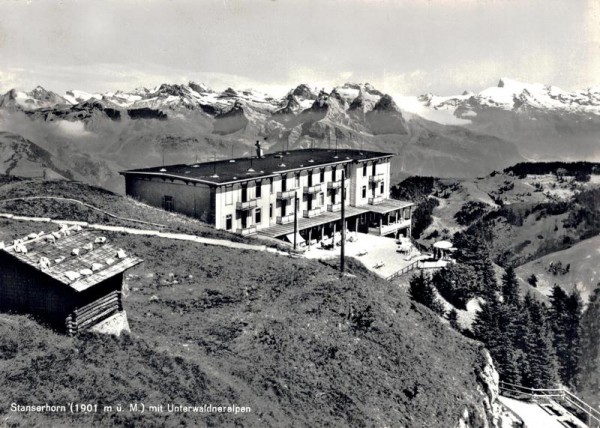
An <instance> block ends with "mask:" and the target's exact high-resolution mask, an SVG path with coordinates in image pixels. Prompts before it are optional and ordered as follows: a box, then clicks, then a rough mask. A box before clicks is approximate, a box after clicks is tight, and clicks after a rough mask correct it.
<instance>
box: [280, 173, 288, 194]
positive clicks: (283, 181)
mask: <svg viewBox="0 0 600 428" xmlns="http://www.w3.org/2000/svg"><path fill="white" fill-rule="evenodd" d="M286 190H287V175H282V176H281V191H282V192H285V191H286Z"/></svg>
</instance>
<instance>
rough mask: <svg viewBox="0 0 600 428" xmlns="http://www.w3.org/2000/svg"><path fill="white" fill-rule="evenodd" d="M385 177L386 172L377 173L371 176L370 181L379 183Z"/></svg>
mask: <svg viewBox="0 0 600 428" xmlns="http://www.w3.org/2000/svg"><path fill="white" fill-rule="evenodd" d="M384 178H385V174H375V175H372V176H370V177H369V183H372V184H379V183H381V182H382V181H383V180H384Z"/></svg>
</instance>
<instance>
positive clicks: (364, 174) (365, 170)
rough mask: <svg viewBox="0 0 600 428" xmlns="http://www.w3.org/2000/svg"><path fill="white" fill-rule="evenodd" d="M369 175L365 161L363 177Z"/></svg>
mask: <svg viewBox="0 0 600 428" xmlns="http://www.w3.org/2000/svg"><path fill="white" fill-rule="evenodd" d="M366 176H367V163H366V162H365V163H363V177H366Z"/></svg>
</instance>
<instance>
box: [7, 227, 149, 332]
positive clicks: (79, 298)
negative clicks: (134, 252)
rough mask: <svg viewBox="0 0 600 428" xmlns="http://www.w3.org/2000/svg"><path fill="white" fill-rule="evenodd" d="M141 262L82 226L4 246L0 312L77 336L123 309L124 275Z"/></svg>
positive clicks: (27, 238)
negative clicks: (31, 318) (33, 319)
mask: <svg viewBox="0 0 600 428" xmlns="http://www.w3.org/2000/svg"><path fill="white" fill-rule="evenodd" d="M141 262H142V260H141V259H139V258H137V257H132V256H129V255H127V254H126V253H125V252H124V251H123V250H122V249H119V248H116V247H115V246H113V245H111V244H110V243H108V242H107V239H106V238H105V237H103V236H101V235H100V234H98V233H95V232H90V231H88V230H84V229H82V228H81V227H80V226H71V227H67V226H63V227H62V228H61V229H60V230H59V231H56V232H52V233H43V232H41V233H39V234H35V233H34V234H30V235H29V236H27V237H26V238H24V239H19V240H16V241H14V242H13V243H12V244H11V245H10V246H5V245H4V244H3V243H0V311H2V312H13V313H21V314H31V315H33V316H34V317H35V318H38V319H40V320H41V321H43V322H45V323H48V324H50V325H51V326H53V327H54V328H56V329H58V330H60V331H64V332H67V333H69V334H75V333H77V332H78V331H81V330H85V329H87V328H89V327H92V326H94V325H96V324H97V323H99V322H101V321H103V320H105V319H107V318H109V317H111V316H113V315H115V314H117V313H118V312H121V311H122V310H123V304H122V300H121V289H122V284H123V274H124V272H125V271H126V270H127V269H129V268H131V267H133V266H135V265H137V264H139V263H141Z"/></svg>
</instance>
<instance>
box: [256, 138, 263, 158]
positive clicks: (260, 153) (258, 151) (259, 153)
mask: <svg viewBox="0 0 600 428" xmlns="http://www.w3.org/2000/svg"><path fill="white" fill-rule="evenodd" d="M256 157H257V158H258V159H261V158H262V157H263V149H262V147H260V141H259V140H256Z"/></svg>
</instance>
